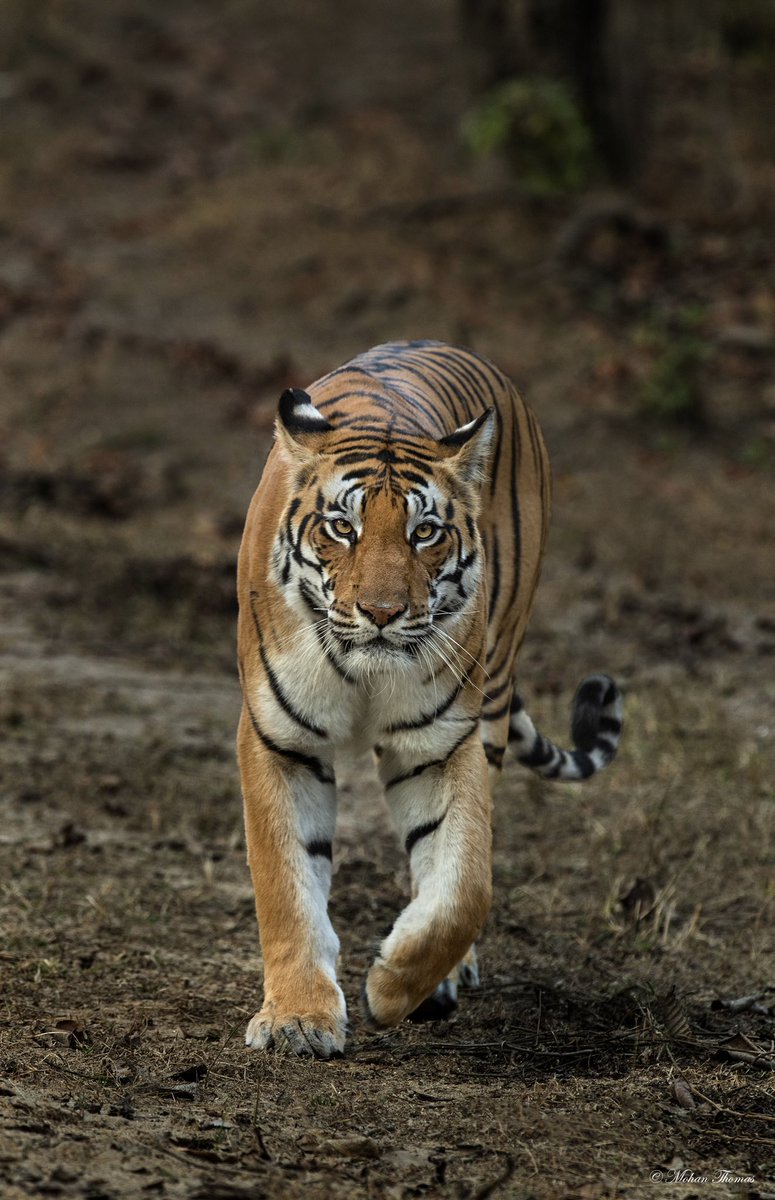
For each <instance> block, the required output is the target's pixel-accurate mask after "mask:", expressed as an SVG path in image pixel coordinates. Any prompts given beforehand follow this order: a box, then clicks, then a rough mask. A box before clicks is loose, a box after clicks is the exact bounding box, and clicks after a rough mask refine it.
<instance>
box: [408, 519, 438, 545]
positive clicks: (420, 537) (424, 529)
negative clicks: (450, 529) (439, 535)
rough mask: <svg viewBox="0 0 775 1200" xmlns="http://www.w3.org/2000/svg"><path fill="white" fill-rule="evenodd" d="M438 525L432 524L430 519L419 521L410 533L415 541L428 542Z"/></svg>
mask: <svg viewBox="0 0 775 1200" xmlns="http://www.w3.org/2000/svg"><path fill="white" fill-rule="evenodd" d="M437 528H438V526H436V525H432V524H431V522H430V521H421V522H420V524H419V525H418V526H417V528H416V529H415V531H414V533H413V534H412V538H413V539H414V541H415V542H429V541H430V540H431V538H432V537H433V535H434V534H435V532H436V530H437Z"/></svg>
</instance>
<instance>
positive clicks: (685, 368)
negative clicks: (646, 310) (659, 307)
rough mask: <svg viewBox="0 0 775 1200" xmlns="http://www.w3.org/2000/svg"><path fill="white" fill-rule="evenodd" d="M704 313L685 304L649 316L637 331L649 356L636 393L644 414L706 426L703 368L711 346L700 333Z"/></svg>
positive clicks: (663, 420)
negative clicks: (648, 363) (669, 312)
mask: <svg viewBox="0 0 775 1200" xmlns="http://www.w3.org/2000/svg"><path fill="white" fill-rule="evenodd" d="M704 317H705V312H704V309H703V308H702V307H701V306H694V305H692V306H686V307H684V308H682V309H680V310H679V311H678V313H676V314H675V315H670V316H666V315H665V314H663V313H658V314H656V315H654V316H652V317H651V318H650V319H649V320H648V321H647V322H646V323H645V324H644V325H643V326H641V327H640V329H639V330H638V331H637V332H636V342H637V344H639V346H640V347H641V348H643V349H644V350H645V351H646V353H647V354H648V355H649V357H650V359H651V366H650V370H649V372H648V374H647V376H646V378H645V379H644V381H643V383H642V385H641V388H640V395H639V409H640V412H641V414H642V415H643V416H645V417H647V418H650V419H652V420H654V421H655V422H657V423H659V424H668V425H670V424H678V425H687V426H691V427H692V428H695V429H697V428H702V427H704V426H705V424H706V413H705V404H704V399H703V386H702V370H703V367H704V366H705V363H706V362H707V360H708V357H709V354H710V346H709V343H708V342H707V340H706V339H705V338H704V336H703V333H702V324H703V321H704Z"/></svg>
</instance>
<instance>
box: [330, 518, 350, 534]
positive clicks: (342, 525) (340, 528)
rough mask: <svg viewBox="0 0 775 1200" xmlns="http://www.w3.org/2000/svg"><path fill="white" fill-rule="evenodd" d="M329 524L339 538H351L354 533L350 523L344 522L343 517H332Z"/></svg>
mask: <svg viewBox="0 0 775 1200" xmlns="http://www.w3.org/2000/svg"><path fill="white" fill-rule="evenodd" d="M330 524H331V528H332V529H333V531H334V533H338V534H339V536H340V537H347V538H348V537H352V535H353V534H354V533H355V530H354V529H353V527H352V525H351V524H350V522H349V521H345V519H344V517H334V519H333V520H332V521H331V523H330Z"/></svg>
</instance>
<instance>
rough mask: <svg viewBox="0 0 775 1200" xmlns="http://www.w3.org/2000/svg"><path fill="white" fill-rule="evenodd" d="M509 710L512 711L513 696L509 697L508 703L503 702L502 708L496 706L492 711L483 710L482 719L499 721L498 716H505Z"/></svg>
mask: <svg viewBox="0 0 775 1200" xmlns="http://www.w3.org/2000/svg"><path fill="white" fill-rule="evenodd" d="M485 704H486V701H485ZM507 712H511V697H508V698H507V700H506V703H505V704H502V705H501V706H500V708H494V709H492V710H491V711H490V712H484V711H482V720H484V721H497V720H498V717H505V715H506V713H507Z"/></svg>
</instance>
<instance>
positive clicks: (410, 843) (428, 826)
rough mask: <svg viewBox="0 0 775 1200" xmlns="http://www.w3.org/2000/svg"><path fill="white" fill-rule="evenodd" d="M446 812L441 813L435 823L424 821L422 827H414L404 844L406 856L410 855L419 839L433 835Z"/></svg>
mask: <svg viewBox="0 0 775 1200" xmlns="http://www.w3.org/2000/svg"><path fill="white" fill-rule="evenodd" d="M446 815H447V814H446V812H443V813H442V814H441V816H440V817H437V818H436V820H435V821H426V822H425V824H424V825H416V826H415V828H414V829H412V830H411V831H410V832H409V833H408V834H407V838H406V841H405V842H404V848H405V850H406V853H407V854H411V853H412V850H413V849H414V847H415V846H416V845H417V843H418V842H419V841H420V839H421V838H424V837H428V835H429V834H431V833H435V832H436V830H437V829H438V827H439V825H440V824H441V822H442V821H443V820H444V818H445V817H446Z"/></svg>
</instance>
